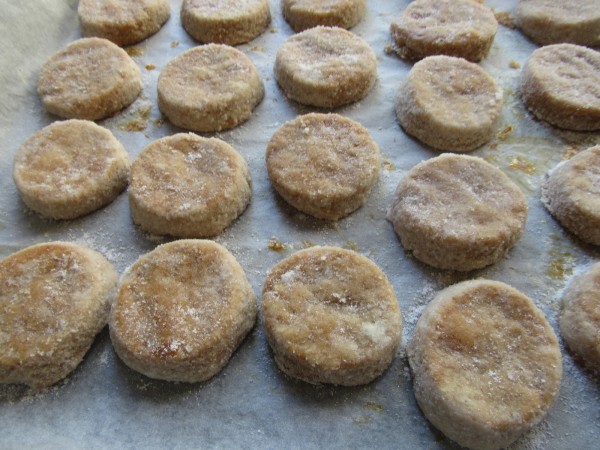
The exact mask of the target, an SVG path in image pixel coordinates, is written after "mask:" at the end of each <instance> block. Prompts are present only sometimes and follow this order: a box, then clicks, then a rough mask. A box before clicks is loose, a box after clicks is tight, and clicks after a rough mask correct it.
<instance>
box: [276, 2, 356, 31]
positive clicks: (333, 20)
mask: <svg viewBox="0 0 600 450" xmlns="http://www.w3.org/2000/svg"><path fill="white" fill-rule="evenodd" d="M281 6H282V10H283V17H285V20H287V22H288V23H289V24H290V26H291V27H292V29H293V30H294V31H295V32H300V31H304V30H307V29H309V28H314V27H316V26H319V25H323V26H329V27H340V28H346V29H348V28H352V27H353V26H354V25H356V24H357V23H358V22H360V21H361V19H362V18H363V16H364V15H365V12H366V10H367V1H366V0H329V1H326V2H324V1H322V0H283V2H282V4H281Z"/></svg>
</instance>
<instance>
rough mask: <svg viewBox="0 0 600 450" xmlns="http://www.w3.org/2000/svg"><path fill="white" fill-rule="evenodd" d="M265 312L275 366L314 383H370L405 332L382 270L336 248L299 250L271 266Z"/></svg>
mask: <svg viewBox="0 0 600 450" xmlns="http://www.w3.org/2000/svg"><path fill="white" fill-rule="evenodd" d="M262 317H263V321H264V326H265V330H266V334H267V338H268V341H269V344H270V346H271V348H272V350H273V353H274V357H275V362H276V363H277V366H278V367H279V368H280V369H281V370H282V371H283V372H285V373H286V374H288V375H290V376H292V377H295V378H299V379H301V380H304V381H306V382H309V383H314V384H318V383H331V384H339V385H344V386H353V385H359V384H366V383H369V382H371V381H372V380H374V379H375V378H377V377H378V376H379V375H381V374H382V373H383V371H384V370H385V369H386V368H387V367H388V366H389V365H390V363H391V361H392V359H393V358H394V355H395V353H396V350H397V348H398V345H399V343H400V339H401V335H402V318H401V316H400V308H399V306H398V301H397V300H396V296H395V294H394V290H393V288H392V286H391V284H390V283H389V281H388V279H387V278H386V276H385V274H384V273H383V272H382V271H381V269H379V267H377V265H376V264H375V263H373V262H372V261H371V260H369V259H368V258H366V257H364V256H362V255H360V254H358V253H356V252H353V251H351V250H345V249H341V248H337V247H312V248H309V249H306V250H301V251H299V252H296V253H294V254H293V255H292V256H290V257H288V258H286V259H284V260H283V261H281V262H280V263H279V264H277V265H276V266H275V267H273V269H272V270H271V272H270V273H269V275H268V277H267V279H266V281H265V285H264V287H263V296H262Z"/></svg>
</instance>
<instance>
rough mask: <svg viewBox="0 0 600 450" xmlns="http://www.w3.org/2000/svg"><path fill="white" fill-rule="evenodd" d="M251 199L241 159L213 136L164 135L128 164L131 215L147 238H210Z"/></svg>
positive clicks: (244, 167)
mask: <svg viewBox="0 0 600 450" xmlns="http://www.w3.org/2000/svg"><path fill="white" fill-rule="evenodd" d="M251 195H252V188H251V181H250V172H249V171H248V165H247V164H246V161H244V158H242V156H241V155H240V154H239V153H238V152H236V151H235V150H234V149H233V147H231V146H230V145H229V144H227V143H226V142H224V141H222V140H220V139H216V138H210V139H208V138H203V137H200V136H197V135H195V134H192V133H187V134H184V133H180V134H176V135H173V136H168V137H165V138H162V139H159V140H157V141H154V142H152V143H151V144H150V145H148V146H147V147H146V148H144V149H143V150H142V152H141V153H140V154H139V155H138V157H137V158H136V159H135V161H134V162H133V164H132V166H131V185H130V188H129V205H130V208H131V216H132V218H133V222H134V223H136V224H137V225H139V226H140V227H141V228H142V229H143V230H145V231H147V232H149V233H152V234H157V235H164V234H170V235H172V236H179V237H188V238H190V237H196V238H197V237H210V236H215V235H217V234H219V233H220V232H221V231H223V230H224V229H225V228H226V227H227V226H229V225H230V224H231V223H232V222H233V221H234V220H235V219H236V218H237V217H238V216H239V215H240V214H241V213H242V212H243V211H244V210H245V209H246V207H247V206H248V204H249V203H250V197H251Z"/></svg>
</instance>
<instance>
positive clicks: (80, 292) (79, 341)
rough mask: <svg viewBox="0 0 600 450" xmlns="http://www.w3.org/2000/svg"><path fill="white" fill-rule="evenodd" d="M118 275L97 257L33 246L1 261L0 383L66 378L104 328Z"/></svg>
mask: <svg viewBox="0 0 600 450" xmlns="http://www.w3.org/2000/svg"><path fill="white" fill-rule="evenodd" d="M117 281H118V274H117V272H116V270H115V269H114V267H113V266H112V264H110V263H109V262H108V261H107V260H106V259H105V258H104V257H103V256H102V255H101V254H100V253H98V252H95V251H93V250H90V249H88V248H85V247H81V246H78V245H75V244H70V243H66V242H49V243H45V244H38V245H33V246H31V247H28V248H26V249H24V250H21V251H19V252H17V253H14V254H12V255H10V256H8V257H7V258H5V259H3V260H2V261H0V383H23V384H27V385H29V386H31V387H34V388H41V387H46V386H50V385H52V384H54V383H57V382H58V381H60V380H62V379H63V378H65V377H66V376H67V375H68V374H69V373H71V372H72V371H73V370H75V368H76V367H77V366H78V365H79V363H80V362H81V361H82V360H83V357H84V356H85V354H86V353H87V351H88V350H89V348H90V346H91V345H92V343H93V341H94V338H95V337H96V334H98V333H99V332H100V330H102V328H104V326H105V325H106V322H107V320H108V311H109V309H110V304H111V302H112V300H113V297H114V295H115V291H116V288H117Z"/></svg>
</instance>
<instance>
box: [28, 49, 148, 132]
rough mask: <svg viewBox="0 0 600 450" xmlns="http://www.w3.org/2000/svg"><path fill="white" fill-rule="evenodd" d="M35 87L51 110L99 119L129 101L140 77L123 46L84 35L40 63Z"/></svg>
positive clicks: (139, 86) (136, 92) (137, 89)
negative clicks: (38, 76)
mask: <svg viewBox="0 0 600 450" xmlns="http://www.w3.org/2000/svg"><path fill="white" fill-rule="evenodd" d="M37 91H38V94H39V95H40V98H41V100H42V104H43V105H44V107H45V108H46V110H47V111H48V112H50V113H52V114H56V115H57V116H60V117H65V118H73V119H88V120H99V119H103V118H105V117H108V116H110V115H112V114H114V113H116V112H117V111H120V110H121V109H123V108H125V107H126V106H128V105H130V104H131V103H133V101H134V100H135V99H136V98H137V96H138V95H139V94H140V92H141V91H142V78H141V74H140V69H139V68H138V67H137V66H136V64H135V62H133V60H132V59H131V58H130V57H129V55H128V54H127V53H125V50H123V49H122V48H120V47H118V46H116V45H115V44H113V43H112V42H110V41H108V40H106V39H101V38H84V39H78V40H77V41H75V42H72V43H71V44H69V45H67V46H66V47H65V48H64V49H63V50H61V51H59V52H58V53H55V54H54V55H53V56H51V57H50V58H49V59H48V60H47V61H46V62H45V63H44V65H43V67H42V70H41V72H40V78H39V82H38V88H37Z"/></svg>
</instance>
